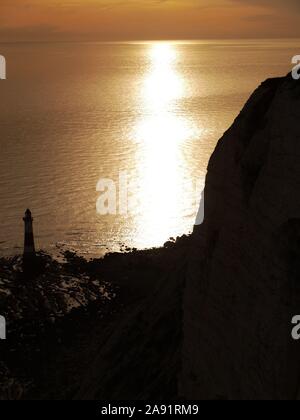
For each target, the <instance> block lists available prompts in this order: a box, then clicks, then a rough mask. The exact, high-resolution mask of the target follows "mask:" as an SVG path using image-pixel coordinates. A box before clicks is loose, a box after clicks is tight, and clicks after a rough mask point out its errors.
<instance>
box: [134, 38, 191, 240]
mask: <svg viewBox="0 0 300 420" xmlns="http://www.w3.org/2000/svg"><path fill="white" fill-rule="evenodd" d="M178 54H179V52H178V50H177V46H176V44H171V43H170V44H169V43H157V44H156V43H155V44H152V45H150V46H149V59H150V66H149V72H148V74H147V75H146V77H145V80H144V83H143V89H142V107H143V109H145V111H146V112H145V113H144V115H145V116H144V117H143V119H142V120H140V121H138V122H137V124H136V127H135V129H134V139H135V140H136V141H137V143H138V144H139V154H138V164H139V172H140V180H139V182H140V199H139V203H140V205H139V209H140V212H141V213H140V218H139V229H138V236H139V240H138V241H139V242H140V243H141V244H142V245H144V246H146V247H148V246H152V245H155V244H159V243H162V242H163V241H164V240H167V239H168V238H169V237H170V236H171V235H172V233H173V231H174V226H173V225H174V220H175V219H176V217H177V215H178V214H180V213H181V212H180V208H181V206H183V205H184V204H183V203H182V195H183V194H182V188H183V182H182V180H183V178H184V177H183V170H184V169H183V168H184V157H183V144H184V142H185V141H186V140H188V139H190V138H191V137H192V136H193V135H194V134H195V129H194V127H193V125H192V123H191V122H190V121H189V120H188V118H186V117H185V116H184V115H182V113H181V112H180V111H179V110H178V101H179V100H180V99H182V98H183V96H184V94H185V82H184V80H183V78H182V76H181V75H180V73H179V71H178V70H177V68H176V66H177V63H178V58H179V57H178ZM181 214H182V213H181ZM178 223H180V222H178Z"/></svg>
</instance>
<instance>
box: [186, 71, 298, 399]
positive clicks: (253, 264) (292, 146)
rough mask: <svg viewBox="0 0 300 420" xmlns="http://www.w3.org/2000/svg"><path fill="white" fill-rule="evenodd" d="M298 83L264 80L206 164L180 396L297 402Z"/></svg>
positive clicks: (191, 264)
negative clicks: (294, 333)
mask: <svg viewBox="0 0 300 420" xmlns="http://www.w3.org/2000/svg"><path fill="white" fill-rule="evenodd" d="M299 191H300V83H299V82H298V81H295V80H293V79H292V77H291V75H288V76H287V77H286V78H279V79H272V80H267V81H266V82H264V83H263V84H262V85H261V86H260V87H259V88H258V89H257V90H256V91H255V92H254V94H253V95H252V96H251V98H250V99H249V101H248V103H247V104H246V106H245V107H244V109H243V110H242V112H241V114H240V115H239V117H238V118H237V119H236V121H235V122H234V124H233V126H232V127H231V128H230V129H229V130H228V131H227V132H226V133H225V135H224V136H223V138H222V139H221V140H220V142H219V144H218V146H217V148H216V150H215V152H214V154H213V156H212V158H211V160H210V163H209V167H208V175H207V180H206V190H205V222H204V224H203V225H202V226H200V227H197V228H196V229H195V232H194V235H193V238H192V241H193V247H192V248H191V249H192V250H193V251H192V255H191V256H190V258H189V268H188V274H187V281H186V289H185V300H184V343H183V351H182V354H183V371H182V374H181V383H180V389H181V393H182V394H184V395H185V396H186V397H188V398H213V399H214V398H226V399H233V398H234V399H235V398H241V399H253V398H267V399H269V398H272V399H274V398H288V399H290V398H296V397H297V396H299V395H300V394H299V393H300V357H299V356H300V347H299V344H298V342H293V341H292V338H291V329H292V326H291V319H292V317H293V316H294V315H296V314H299V313H300V283H299V282H300V263H299V261H300V194H299Z"/></svg>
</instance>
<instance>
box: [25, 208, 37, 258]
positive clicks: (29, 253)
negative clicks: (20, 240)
mask: <svg viewBox="0 0 300 420" xmlns="http://www.w3.org/2000/svg"><path fill="white" fill-rule="evenodd" d="M23 220H24V224H25V236H24V253H23V260H24V262H30V261H32V260H34V259H35V256H36V253H35V246H34V236H33V218H32V214H31V211H30V210H29V209H27V210H26V212H25V216H24V217H23Z"/></svg>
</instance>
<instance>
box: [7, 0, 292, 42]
mask: <svg viewBox="0 0 300 420" xmlns="http://www.w3.org/2000/svg"><path fill="white" fill-rule="evenodd" d="M299 19H300V0H65V1H61V0H0V42H14V41H52V40H55V41H81V40H82V41H85V40H93V41H119V40H124V41H125V40H158V39H162V40H165V39H166V40H171V39H182V40H187V39H213V38H285V37H289V38H291V37H294V38H298V37H300V25H299Z"/></svg>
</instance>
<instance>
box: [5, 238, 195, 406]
mask: <svg viewBox="0 0 300 420" xmlns="http://www.w3.org/2000/svg"><path fill="white" fill-rule="evenodd" d="M187 243H188V241H187V238H182V239H180V240H178V242H177V243H173V242H170V243H168V244H166V245H165V247H164V248H161V249H152V250H147V251H137V250H134V251H131V252H128V253H126V254H108V255H107V256H105V257H104V258H103V259H99V260H97V259H94V260H91V261H87V260H85V259H84V258H82V257H79V256H77V255H76V254H74V253H71V252H65V253H64V255H63V262H58V261H57V260H54V259H53V258H52V257H50V256H49V255H47V254H45V253H39V254H38V258H39V261H40V266H41V267H42V268H41V269H40V272H39V273H36V274H34V275H28V274H27V275H26V274H24V273H23V271H22V258H21V257H14V258H10V259H5V258H2V259H0V313H1V314H3V315H4V316H5V318H6V320H7V340H6V341H1V342H0V346H1V347H0V349H1V363H0V377H1V380H0V399H31V398H34V399H41V398H51V399H64V398H73V397H74V395H75V393H76V392H78V391H79V388H80V384H81V382H82V380H83V376H84V373H85V371H86V369H87V367H88V366H89V362H90V359H91V353H93V351H94V352H95V353H97V350H98V348H99V347H100V346H101V345H102V344H103V340H105V339H107V337H109V336H110V335H111V334H112V333H113V332H114V330H115V325H116V323H119V322H120V321H121V320H122V318H123V317H124V314H126V316H128V315H129V314H131V313H134V311H135V310H136V308H137V307H139V306H140V305H141V303H142V302H143V301H145V299H147V298H149V296H150V295H151V294H152V293H153V292H154V291H155V289H156V287H157V284H158V283H159V282H160V281H161V279H162V278H163V276H164V275H165V272H166V267H169V265H168V264H167V265H166V264H165V263H166V262H167V261H169V264H174V263H175V260H176V259H177V258H181V257H182V256H183V254H184V253H185V251H186V249H185V246H187ZM179 244H180V245H179ZM184 244H186V245H184ZM90 340H92V341H93V342H94V346H93V345H91V343H90ZM93 349H94V350H93ZM124 351H126V349H124ZM94 357H95V355H94ZM53 372H55V374H53Z"/></svg>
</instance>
